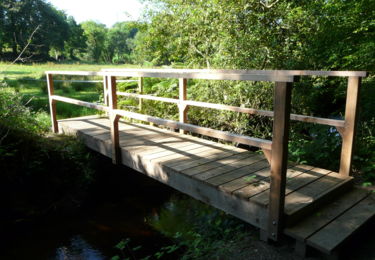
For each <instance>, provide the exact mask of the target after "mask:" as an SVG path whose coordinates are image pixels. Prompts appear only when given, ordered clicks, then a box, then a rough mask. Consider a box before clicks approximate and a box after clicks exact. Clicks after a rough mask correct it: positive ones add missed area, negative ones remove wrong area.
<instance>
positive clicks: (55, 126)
mask: <svg viewBox="0 0 375 260" xmlns="http://www.w3.org/2000/svg"><path fill="white" fill-rule="evenodd" d="M47 88H48V99H49V110H50V113H51V125H52V132H54V133H58V132H59V126H58V124H57V118H56V101H55V100H54V99H53V98H52V96H53V95H54V93H55V89H54V86H53V78H52V74H47Z"/></svg>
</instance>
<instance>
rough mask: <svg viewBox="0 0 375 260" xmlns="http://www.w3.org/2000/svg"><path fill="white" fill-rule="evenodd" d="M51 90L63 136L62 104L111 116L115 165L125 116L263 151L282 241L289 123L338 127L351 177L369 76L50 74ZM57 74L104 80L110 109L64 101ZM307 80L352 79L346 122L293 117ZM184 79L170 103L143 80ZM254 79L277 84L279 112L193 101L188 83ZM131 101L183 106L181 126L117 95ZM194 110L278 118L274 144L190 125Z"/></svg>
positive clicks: (274, 232) (275, 229)
mask: <svg viewBox="0 0 375 260" xmlns="http://www.w3.org/2000/svg"><path fill="white" fill-rule="evenodd" d="M46 74H47V83H48V84H47V85H48V93H49V103H50V110H51V119H52V129H53V131H54V132H58V124H57V119H56V101H61V102H66V103H70V104H75V105H79V106H84V107H88V108H93V109H97V110H101V111H104V112H106V113H107V114H108V115H109V120H110V123H111V140H112V159H113V161H114V163H119V162H121V150H120V145H119V129H118V121H119V118H120V117H127V118H131V119H136V120H140V121H145V122H151V123H154V124H156V125H163V126H167V127H170V128H173V129H180V132H181V133H186V131H189V132H193V133H197V134H201V135H205V136H210V137H214V138H218V139H222V140H226V141H230V142H237V143H243V144H247V145H250V146H256V147H259V148H261V149H262V150H263V152H264V154H265V156H266V158H267V159H268V161H269V163H270V171H271V173H270V196H269V206H268V229H267V231H265V232H266V234H267V237H268V238H271V239H273V240H277V239H278V237H279V236H280V234H281V231H282V228H283V217H284V203H285V184H286V169H287V159H288V156H287V155H288V134H289V120H290V119H291V120H297V121H302V122H308V123H316V124H322V125H329V126H334V127H336V128H337V130H338V131H339V132H340V134H341V137H342V151H341V160H340V174H342V175H350V173H351V164H352V156H353V141H354V136H355V128H356V121H357V110H358V109H357V102H358V98H359V90H360V85H361V78H362V77H366V76H367V72H364V71H301V70H275V71H274V70H192V69H185V70H180V69H168V70H164V69H105V70H102V71H99V72H88V71H47V72H46ZM53 75H71V76H102V77H103V85H104V100H105V105H101V104H95V103H91V102H86V101H81V100H78V99H73V98H67V97H62V96H58V95H55V94H54V86H53V83H54V81H53V78H52V76H53ZM301 76H319V77H325V76H328V77H347V78H348V88H347V99H346V107H345V118H344V119H343V120H339V119H329V118H320V117H314V116H306V115H298V114H291V113H290V106H291V104H290V102H291V90H292V83H293V82H295V81H298V80H299V77H301ZM117 77H126V78H133V77H138V78H139V80H138V93H128V92H121V91H117V87H116V83H117V82H118V80H117ZM144 77H158V78H178V79H179V96H178V98H166V97H158V96H153V95H145V94H143V78H144ZM188 79H205V80H249V81H271V82H275V88H274V98H273V101H274V111H268V110H261V109H254V108H246V107H238V106H231V105H224V104H215V103H209V102H201V101H194V100H188V99H187V80H188ZM118 95H119V96H125V97H131V98H138V99H139V106H140V108H141V107H142V100H143V99H145V100H154V101H160V102H168V103H173V104H176V105H177V106H178V110H179V121H173V120H167V119H163V118H159V117H154V116H149V115H144V114H140V113H135V112H130V111H125V110H121V109H118V107H117V96H118ZM189 106H196V107H203V108H211V109H218V110H226V111H233V112H240V113H247V114H253V115H260V116H266V117H273V134H272V141H271V140H265V139H260V138H255V137H248V136H244V135H238V134H234V133H229V132H224V131H220V130H214V129H211V128H207V127H201V126H197V125H192V124H188V123H187V109H188V107H189Z"/></svg>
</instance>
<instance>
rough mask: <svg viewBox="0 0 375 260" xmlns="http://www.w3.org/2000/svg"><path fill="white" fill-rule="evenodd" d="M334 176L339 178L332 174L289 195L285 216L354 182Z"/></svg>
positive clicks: (286, 201) (286, 199) (286, 198)
mask: <svg viewBox="0 0 375 260" xmlns="http://www.w3.org/2000/svg"><path fill="white" fill-rule="evenodd" d="M334 175H336V176H338V175H337V174H334V173H330V174H328V175H326V176H324V177H322V178H319V179H318V180H317V181H314V182H312V183H310V184H309V185H306V186H304V187H302V188H300V189H298V190H297V191H295V192H292V193H290V194H288V196H286V197H285V214H287V215H293V214H295V213H296V212H297V211H299V210H301V209H302V208H305V207H306V206H307V205H308V204H311V203H313V202H315V201H317V200H318V199H319V198H321V197H323V196H324V195H326V194H329V193H330V192H331V191H332V190H334V189H337V188H338V187H339V186H340V185H343V184H345V183H347V182H350V181H352V179H351V178H338V177H336V176H334Z"/></svg>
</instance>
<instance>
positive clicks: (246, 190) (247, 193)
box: [233, 165, 313, 199]
mask: <svg viewBox="0 0 375 260" xmlns="http://www.w3.org/2000/svg"><path fill="white" fill-rule="evenodd" d="M312 168H313V167H312V166H306V165H297V166H294V167H292V168H291V169H288V170H287V172H286V176H287V183H288V181H291V180H293V178H295V177H296V176H298V175H300V174H302V173H304V172H305V171H308V170H310V169H312ZM269 188H270V183H269V180H267V181H263V180H262V181H259V182H256V183H253V184H250V185H247V186H245V187H243V188H240V189H238V190H235V191H233V194H234V195H236V196H238V197H242V198H246V199H251V197H253V196H255V195H257V194H259V193H261V192H264V191H266V190H268V189H269Z"/></svg>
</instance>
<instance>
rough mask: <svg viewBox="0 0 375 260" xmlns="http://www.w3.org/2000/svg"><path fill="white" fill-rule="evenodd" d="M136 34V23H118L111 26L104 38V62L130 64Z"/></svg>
mask: <svg viewBox="0 0 375 260" xmlns="http://www.w3.org/2000/svg"><path fill="white" fill-rule="evenodd" d="M137 32H138V24H137V23H136V22H120V23H116V24H115V25H113V27H112V28H110V29H109V30H108V33H107V37H106V44H105V45H106V46H105V60H106V61H108V62H113V63H130V62H131V53H132V51H133V48H134V42H133V41H134V37H135V35H136V34H137Z"/></svg>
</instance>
